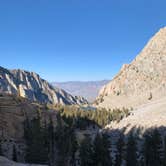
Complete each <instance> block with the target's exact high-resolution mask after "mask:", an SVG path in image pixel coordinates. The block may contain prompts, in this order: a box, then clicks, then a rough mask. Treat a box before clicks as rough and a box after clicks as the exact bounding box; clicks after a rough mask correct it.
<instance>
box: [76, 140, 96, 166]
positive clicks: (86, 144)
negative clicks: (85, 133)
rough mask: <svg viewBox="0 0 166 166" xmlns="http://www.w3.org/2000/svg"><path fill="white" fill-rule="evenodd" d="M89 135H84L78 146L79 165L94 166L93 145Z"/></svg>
mask: <svg viewBox="0 0 166 166" xmlns="http://www.w3.org/2000/svg"><path fill="white" fill-rule="evenodd" d="M91 142H92V141H91V139H90V137H85V138H84V140H83V141H82V143H81V146H80V150H79V151H80V161H81V166H94V163H93V146H92V143H91Z"/></svg>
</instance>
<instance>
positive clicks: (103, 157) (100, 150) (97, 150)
mask: <svg viewBox="0 0 166 166" xmlns="http://www.w3.org/2000/svg"><path fill="white" fill-rule="evenodd" d="M93 146H94V157H93V159H94V165H96V166H98V165H99V166H105V165H107V166H111V165H112V163H111V161H112V160H111V157H110V151H109V148H110V141H109V138H108V136H107V135H105V134H103V135H100V134H97V135H96V138H95V140H94V145H93Z"/></svg>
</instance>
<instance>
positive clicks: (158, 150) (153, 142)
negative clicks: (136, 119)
mask: <svg viewBox="0 0 166 166" xmlns="http://www.w3.org/2000/svg"><path fill="white" fill-rule="evenodd" d="M144 147H145V149H144V157H145V165H146V166H156V165H157V166H162V165H163V159H162V153H163V152H162V139H161V135H160V133H159V132H158V130H157V129H155V130H154V131H153V132H152V133H150V134H146V135H145V143H144Z"/></svg>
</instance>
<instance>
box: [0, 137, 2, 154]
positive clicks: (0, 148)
mask: <svg viewBox="0 0 166 166" xmlns="http://www.w3.org/2000/svg"><path fill="white" fill-rule="evenodd" d="M0 156H3V152H2V141H1V140H0Z"/></svg>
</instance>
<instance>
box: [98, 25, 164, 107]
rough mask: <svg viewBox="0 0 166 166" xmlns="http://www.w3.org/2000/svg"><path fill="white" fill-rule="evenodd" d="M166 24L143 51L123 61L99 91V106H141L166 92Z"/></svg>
mask: <svg viewBox="0 0 166 166" xmlns="http://www.w3.org/2000/svg"><path fill="white" fill-rule="evenodd" d="M165 71H166V27H165V28H162V29H160V30H159V32H157V34H155V35H154V37H152V39H151V40H150V41H149V42H148V44H147V45H146V46H145V48H144V49H143V50H142V52H141V53H140V54H139V55H138V56H137V57H136V58H135V59H134V60H133V61H132V62H131V64H126V65H123V67H122V69H121V70H120V72H119V73H118V74H117V76H116V77H115V78H114V79H113V80H112V81H111V82H110V83H108V84H107V85H106V86H104V87H103V88H102V89H101V90H100V93H99V96H98V98H97V100H96V104H97V105H98V106H99V107H106V108H112V107H137V106H139V105H142V104H145V103H148V102H150V101H155V100H157V99H160V98H162V97H165V96H166V72H165Z"/></svg>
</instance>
